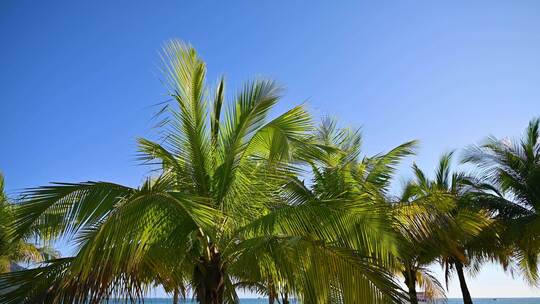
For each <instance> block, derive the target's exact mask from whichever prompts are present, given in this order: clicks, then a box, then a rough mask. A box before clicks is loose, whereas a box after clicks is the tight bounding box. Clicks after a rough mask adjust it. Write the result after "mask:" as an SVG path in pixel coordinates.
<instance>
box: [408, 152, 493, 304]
mask: <svg viewBox="0 0 540 304" xmlns="http://www.w3.org/2000/svg"><path fill="white" fill-rule="evenodd" d="M452 156H453V152H450V153H445V154H443V155H442V156H441V158H440V159H439V163H438V166H437V168H436V170H435V178H434V179H433V180H432V179H430V178H428V177H427V175H426V174H425V173H424V172H423V171H422V170H421V169H420V168H419V167H418V166H416V165H413V170H414V174H415V181H414V185H413V187H414V188H415V189H414V190H413V191H416V193H417V194H418V193H419V194H420V196H423V197H428V196H430V195H434V194H437V193H439V194H443V195H445V196H446V197H447V198H448V199H451V200H452V204H451V205H450V206H451V209H448V212H449V214H448V215H449V216H451V219H452V222H454V223H455V224H456V225H457V227H460V228H463V229H459V230H456V229H452V230H449V231H447V232H448V236H449V238H447V241H445V242H443V243H442V244H444V245H445V246H443V247H441V248H440V255H439V257H438V259H439V260H440V263H441V265H442V266H443V268H444V271H445V280H446V287H447V288H448V280H449V278H450V276H451V274H452V272H453V271H455V272H456V273H457V275H458V279H459V283H460V288H461V292H462V296H463V301H464V303H466V304H471V303H472V298H471V294H470V292H469V289H468V287H467V282H466V279H465V273H464V268H465V267H467V266H469V265H470V263H471V259H472V258H474V259H475V261H480V259H482V258H483V257H486V256H493V254H491V252H489V251H486V248H485V245H484V243H485V242H486V241H487V240H488V238H490V239H489V241H490V242H497V237H496V233H494V232H495V231H494V230H493V229H494V227H493V225H492V222H491V221H490V218H489V214H488V213H487V212H485V211H484V210H482V209H479V208H477V206H476V205H475V204H474V203H472V202H471V200H470V198H471V196H472V194H473V193H475V192H476V191H477V189H478V188H479V185H477V184H476V183H475V181H474V179H472V178H470V177H469V176H467V175H465V174H464V173H459V172H454V173H452V171H451V169H450V165H451V161H452ZM472 223H475V225H476V226H474V227H473V226H472V225H471V224H472ZM470 228H473V229H470ZM468 229H470V230H468Z"/></svg>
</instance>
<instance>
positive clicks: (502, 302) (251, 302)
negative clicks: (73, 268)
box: [144, 298, 540, 304]
mask: <svg viewBox="0 0 540 304" xmlns="http://www.w3.org/2000/svg"><path fill="white" fill-rule="evenodd" d="M473 302H474V303H475V304H540V298H489V299H474V300H473ZM144 303H148V304H170V303H172V299H145V300H144ZM180 303H185V304H195V303H197V302H195V301H180ZM240 303H241V304H267V303H268V300H267V299H241V300H240ZM292 303H295V302H292ZM441 303H442V302H441ZM446 303H448V304H461V303H463V300H462V299H448V300H447V302H446Z"/></svg>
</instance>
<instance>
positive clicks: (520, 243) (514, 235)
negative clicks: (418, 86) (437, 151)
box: [463, 118, 540, 285]
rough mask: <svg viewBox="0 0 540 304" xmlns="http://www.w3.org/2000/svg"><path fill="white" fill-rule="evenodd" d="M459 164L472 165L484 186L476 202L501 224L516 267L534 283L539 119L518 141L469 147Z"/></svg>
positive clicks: (539, 210)
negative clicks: (515, 261)
mask: <svg viewBox="0 0 540 304" xmlns="http://www.w3.org/2000/svg"><path fill="white" fill-rule="evenodd" d="M463 161H464V162H465V163H471V164H474V165H476V166H477V167H478V168H479V170H480V172H479V174H480V175H481V180H482V181H483V182H484V183H485V187H484V189H483V191H478V193H476V195H475V200H476V203H477V204H479V205H480V206H482V207H484V208H487V209H489V210H491V211H492V212H493V216H494V218H495V219H497V220H500V221H502V222H503V223H504V226H505V227H506V229H505V230H504V233H503V235H502V237H503V239H504V240H505V243H506V244H510V245H511V246H512V251H513V255H512V257H513V258H514V259H515V260H517V267H518V268H519V269H520V270H521V272H522V274H523V275H524V277H525V278H526V279H527V280H528V281H529V282H530V283H531V284H535V285H536V284H538V279H539V273H538V257H539V254H540V229H539V228H540V119H538V118H537V119H533V120H531V121H530V122H529V125H528V127H527V129H526V130H525V134H524V136H523V137H522V138H521V139H517V140H510V139H502V140H499V139H497V138H495V137H490V138H488V139H487V140H486V141H485V142H484V143H482V144H480V145H476V146H472V147H470V148H469V149H468V150H467V152H466V154H465V156H464V159H463Z"/></svg>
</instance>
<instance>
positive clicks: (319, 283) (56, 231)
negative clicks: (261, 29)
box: [0, 41, 401, 304]
mask: <svg viewBox="0 0 540 304" xmlns="http://www.w3.org/2000/svg"><path fill="white" fill-rule="evenodd" d="M163 58H164V71H165V75H166V83H167V84H168V86H169V94H170V96H171V98H172V101H171V103H170V104H168V105H167V106H166V107H165V108H163V110H162V111H161V112H160V117H162V120H160V126H161V129H160V130H161V137H160V138H159V140H158V141H151V140H147V139H140V140H139V151H140V159H141V161H143V162H144V163H147V164H150V165H152V166H153V167H152V168H153V169H154V170H153V171H152V174H151V176H150V177H149V178H148V179H147V180H146V181H145V182H144V183H143V184H142V185H141V186H140V187H137V188H133V187H127V186H123V185H119V184H115V183H108V182H84V183H60V184H53V185H50V186H45V187H40V188H36V189H31V190H29V191H27V192H26V193H25V195H26V198H27V201H26V202H25V203H24V204H23V205H22V206H21V207H20V208H19V209H18V214H17V215H18V216H17V221H16V225H15V227H16V229H17V231H19V232H20V233H23V232H27V231H29V230H30V231H32V230H36V229H39V231H40V232H42V235H43V238H55V237H58V236H63V237H65V238H68V239H71V240H73V243H74V244H75V245H76V246H77V250H76V254H75V255H74V256H72V257H69V258H63V259H55V260H51V261H48V262H47V263H45V264H43V265H42V266H41V267H38V268H35V269H31V270H26V271H23V272H17V273H13V274H10V275H4V276H1V277H0V290H1V289H2V288H6V287H7V286H14V285H15V286H17V287H18V288H16V289H15V290H13V291H10V292H7V293H2V292H0V300H1V301H2V303H29V302H32V303H34V302H35V301H37V300H38V299H39V301H44V302H47V303H66V302H69V303H81V302H85V303H99V302H100V301H101V300H102V299H104V298H108V297H124V298H131V299H136V298H140V297H142V296H143V295H144V294H145V292H146V291H147V290H148V289H149V288H150V287H151V286H154V285H161V286H163V287H164V288H165V289H166V290H168V291H171V292H175V293H176V294H179V293H180V294H181V293H182V291H184V290H187V289H190V290H191V291H192V292H193V294H194V296H195V298H196V299H197V300H198V301H199V302H200V303H203V304H207V303H208V304H209V303H212V304H213V303H224V302H225V303H236V302H238V298H237V296H236V291H235V287H236V286H237V283H241V282H254V283H258V284H266V283H267V282H268V281H269V279H271V280H272V281H273V282H283V283H284V284H285V286H287V287H286V291H287V293H290V294H291V295H295V296H297V297H300V298H302V299H303V300H304V301H305V302H309V303H320V302H325V301H326V300H327V299H328V298H329V296H330V294H332V293H335V291H336V290H338V292H339V296H340V297H341V298H343V299H344V300H345V301H346V302H348V303H353V302H358V301H362V302H366V303H389V302H397V301H399V300H400V299H401V293H400V290H399V287H398V286H397V285H396V284H395V283H394V282H393V279H392V276H391V273H389V272H388V271H386V270H385V268H384V267H383V266H382V265H383V262H382V261H379V260H378V257H380V256H384V255H385V253H386V252H387V251H389V249H388V247H389V245H388V244H387V243H386V242H382V241H381V239H384V237H383V236H382V235H381V230H378V229H376V228H377V227H373V226H374V225H380V223H381V221H382V220H381V218H380V217H379V215H378V214H379V213H373V212H372V211H373V210H374V209H376V208H374V207H373V206H372V205H373V204H372V202H371V201H372V200H371V198H370V197H368V196H362V197H358V198H357V199H355V200H354V201H351V200H304V201H301V202H300V201H298V202H297V201H293V200H292V197H291V196H290V195H289V194H288V193H289V192H287V191H285V190H284V189H286V188H287V187H288V186H287V185H290V183H291V181H295V180H296V179H297V177H298V175H299V174H300V173H301V172H302V165H303V164H305V163H309V162H310V161H311V160H312V159H316V158H318V157H319V156H320V155H322V154H324V153H325V151H327V148H326V147H324V145H319V144H317V143H312V142H311V141H312V136H310V135H309V131H310V130H311V128H312V126H311V120H310V116H309V115H308V113H307V112H306V111H305V109H304V108H303V107H302V106H299V107H295V108H293V109H291V110H289V111H287V112H285V113H283V114H281V115H279V116H277V117H276V118H274V119H271V120H269V119H268V117H269V112H270V111H271V109H272V108H273V106H274V105H275V104H276V102H277V101H278V99H279V93H280V91H279V89H278V87H277V86H276V84H275V83H274V82H271V81H266V80H257V81H252V82H250V83H248V84H246V85H245V86H244V87H243V88H242V90H241V91H240V92H239V93H238V94H237V96H236V97H235V99H234V102H232V103H229V104H228V103H226V102H225V100H226V97H225V96H226V94H225V82H224V80H223V78H222V79H221V80H219V82H218V85H217V87H216V89H215V90H214V91H213V94H211V92H210V91H209V89H208V87H207V85H206V80H205V75H206V65H205V63H204V62H203V61H202V60H201V58H200V57H199V56H198V55H197V54H196V52H195V50H194V49H193V48H192V47H190V46H187V45H185V44H183V43H181V42H178V41H173V42H171V43H170V44H168V46H167V47H166V50H165V52H164V53H163ZM359 201H362V202H364V204H359V203H358V202H359ZM357 228H366V230H359V229H357ZM345 232H346V233H347V234H348V235H349V239H350V240H353V239H354V240H355V243H354V246H342V243H341V242H340V240H339V236H340V235H343V234H344V233H345Z"/></svg>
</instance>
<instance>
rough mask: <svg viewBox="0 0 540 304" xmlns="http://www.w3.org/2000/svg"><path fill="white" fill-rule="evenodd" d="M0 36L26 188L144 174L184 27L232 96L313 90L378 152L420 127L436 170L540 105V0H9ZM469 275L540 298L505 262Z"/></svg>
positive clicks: (9, 122)
mask: <svg viewBox="0 0 540 304" xmlns="http://www.w3.org/2000/svg"><path fill="white" fill-rule="evenodd" d="M75 2H78V3H75ZM0 38H1V40H0V41H1V42H0V130H1V131H0V132H1V134H2V137H1V145H2V148H1V149H0V170H1V171H2V172H4V174H5V175H6V179H7V189H8V191H9V193H10V194H13V195H14V194H16V193H17V191H19V190H21V189H23V188H27V187H33V186H38V185H44V184H46V183H48V182H51V181H86V180H107V181H113V182H119V183H123V184H127V185H132V186H135V185H137V184H138V183H139V182H140V181H141V180H142V179H143V176H144V174H145V173H146V170H147V168H144V167H140V166H137V165H136V162H135V152H136V150H135V149H136V146H135V139H136V138H137V137H140V136H146V137H148V136H152V135H154V134H155V131H156V130H155V129H152V126H153V125H152V121H151V117H152V114H153V112H154V111H155V110H156V107H154V106H153V105H155V104H156V103H159V102H162V101H164V100H165V99H166V97H165V95H164V93H165V90H164V88H163V86H162V84H161V82H160V75H159V71H158V65H159V58H158V52H159V50H160V48H161V46H162V45H163V44H164V43H165V42H166V41H167V40H168V39H171V38H179V39H182V40H185V41H187V42H190V43H191V44H193V45H194V46H195V47H196V48H197V50H198V51H199V53H200V54H201V56H202V57H203V58H204V59H205V60H206V61H207V62H208V68H209V80H210V82H214V81H215V80H216V79H217V78H218V76H219V75H221V74H225V76H226V78H227V80H228V81H229V85H228V88H229V92H230V93H234V90H235V88H238V86H239V85H240V84H241V83H242V81H244V80H247V79H251V78H254V77H268V78H273V79H275V80H277V81H278V82H279V83H281V84H283V86H284V87H285V89H286V91H285V96H284V98H283V102H282V103H281V104H280V106H279V107H278V108H279V110H284V109H286V108H289V107H291V106H292V105H296V104H299V103H302V102H306V103H307V105H308V106H309V108H310V109H311V110H312V111H313V113H315V114H316V115H317V116H322V115H331V116H336V117H338V118H339V119H340V120H341V121H342V122H343V123H344V124H346V125H349V126H355V127H362V129H363V133H364V139H365V144H364V149H365V151H366V153H368V154H373V153H377V152H381V151H384V150H388V149H390V148H392V147H394V146H396V145H398V144H400V143H402V142H404V141H407V140H410V139H419V140H420V141H421V150H420V152H419V154H418V156H417V157H416V158H415V159H414V160H415V161H416V162H417V163H418V164H419V165H420V166H422V167H423V168H425V169H426V170H429V169H431V168H432V167H434V165H435V162H436V159H437V158H438V156H439V155H440V154H441V153H442V152H444V151H448V150H450V149H459V148H462V147H464V146H466V145H469V144H472V143H474V142H478V141H479V140H481V139H482V138H484V137H485V136H487V135H490V134H493V135H495V136H498V137H505V136H517V135H519V134H520V132H521V131H522V130H523V129H524V127H525V126H526V124H527V122H528V120H529V119H531V118H532V117H534V116H538V115H540V86H539V85H538V84H539V83H540V2H537V1H445V2H444V1H371V2H364V1H159V3H158V2H156V1H146V2H145V3H143V2H142V1H140V2H139V3H137V1H32V2H31V1H25V0H17V1H14V0H13V1H10V0H4V1H1V2H0ZM406 175H407V173H406V171H405V170H404V171H403V176H406ZM436 268H438V267H436ZM441 279H442V277H441ZM470 285H471V286H470V287H471V292H472V294H473V296H485V297H495V296H534V295H536V296H540V290H538V289H536V290H534V289H530V288H528V287H527V286H526V284H525V283H524V282H522V281H519V280H512V279H511V278H510V277H509V276H507V275H505V274H503V273H502V271H501V270H500V269H499V268H497V267H496V266H487V267H486V269H485V270H484V271H482V273H481V274H480V275H479V276H478V277H476V278H475V279H472V280H471V281H470ZM459 295H460V293H459V288H458V285H457V284H456V283H453V284H452V285H451V286H450V296H459Z"/></svg>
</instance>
